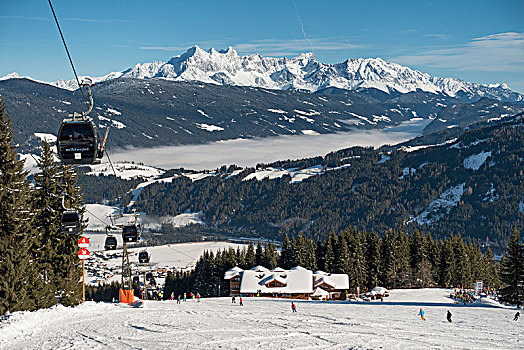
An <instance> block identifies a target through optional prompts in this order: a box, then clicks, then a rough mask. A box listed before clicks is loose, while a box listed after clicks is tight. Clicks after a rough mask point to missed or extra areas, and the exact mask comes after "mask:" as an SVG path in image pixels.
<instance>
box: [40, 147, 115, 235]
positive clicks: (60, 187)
mask: <svg viewBox="0 0 524 350" xmlns="http://www.w3.org/2000/svg"><path fill="white" fill-rule="evenodd" d="M30 155H31V157H32V158H33V160H34V161H35V162H36V164H38V166H39V167H40V169H42V171H45V172H46V173H47V175H48V176H50V177H52V176H51V174H49V172H48V171H47V170H45V169H44V168H43V167H42V165H41V164H40V162H39V161H38V160H37V159H36V158H35V156H34V155H33V154H32V153H30ZM56 186H57V187H58V188H59V189H60V191H62V196H69V197H71V198H73V196H71V195H70V194H68V193H67V192H66V191H65V190H64V188H63V187H62V186H61V185H60V184H59V183H58V182H57V183H56ZM62 206H64V204H63V203H62ZM84 209H85V211H87V212H88V213H89V214H91V215H92V216H93V217H94V218H95V219H97V220H98V221H100V222H101V223H103V224H104V225H106V226H108V224H107V222H105V221H104V220H102V219H100V218H99V217H98V216H96V215H95V214H93V213H92V212H91V211H90V210H89V209H87V208H86V207H84Z"/></svg>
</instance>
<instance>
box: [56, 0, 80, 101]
mask: <svg viewBox="0 0 524 350" xmlns="http://www.w3.org/2000/svg"><path fill="white" fill-rule="evenodd" d="M48 2H49V7H51V12H53V17H54V18H55V23H56V26H57V28H58V32H59V33H60V37H61V38H62V43H63V44H64V48H65V50H66V53H67V57H68V58H69V63H71V68H73V73H74V74H75V79H76V83H77V84H78V89H79V90H80V92H81V93H82V97H83V98H84V101H85V103H86V104H88V105H89V102H88V101H87V98H86V96H85V95H84V91H83V90H82V86H81V85H80V79H78V74H76V69H75V65H74V64H73V59H72V58H71V55H70V54H69V49H68V48H67V44H66V41H65V38H64V35H63V34H62V29H61V28H60V24H59V23H58V18H57V17H56V14H55V9H54V8H53V4H52V3H51V0H48Z"/></svg>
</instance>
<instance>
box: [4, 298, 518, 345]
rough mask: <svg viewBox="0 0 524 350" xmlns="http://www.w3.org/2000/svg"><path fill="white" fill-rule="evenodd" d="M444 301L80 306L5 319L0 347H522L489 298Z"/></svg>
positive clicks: (508, 316) (509, 313)
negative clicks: (457, 302) (448, 314)
mask: <svg viewBox="0 0 524 350" xmlns="http://www.w3.org/2000/svg"><path fill="white" fill-rule="evenodd" d="M188 292H189V291H188ZM447 295H449V291H448V290H444V289H421V290H393V291H391V295H390V297H388V298H385V299H384V302H380V301H376V302H326V301H323V302H319V301H296V304H297V311H298V312H297V313H292V312H291V308H290V304H291V302H290V301H289V300H285V299H269V298H244V306H243V307H241V306H239V305H238V301H237V304H232V303H231V300H230V299H229V298H209V299H203V300H202V301H201V302H195V301H192V300H188V301H187V302H182V303H181V304H180V305H177V304H176V301H162V302H158V301H146V302H145V304H144V305H145V307H144V308H142V309H130V308H126V307H122V306H119V305H114V304H110V303H95V302H86V303H85V304H83V305H80V306H78V307H75V308H65V307H62V306H58V307H54V308H52V309H47V310H40V311H36V312H17V313H14V314H13V315H12V316H11V317H10V318H9V319H8V320H6V321H0V349H70V348H80V349H207V350H208V349H348V348H351V349H379V348H380V349H430V348H431V349H524V339H523V338H522V334H523V332H522V330H523V320H519V321H518V322H513V321H512V319H513V315H514V314H515V312H516V311H515V309H512V308H504V307H500V306H498V305H497V304H496V303H495V302H493V301H490V300H484V302H483V303H481V304H473V305H471V306H462V305H454V304H453V303H452V302H451V300H450V299H448V298H447V297H446V296H447ZM237 300H238V298H237ZM420 307H423V308H424V310H425V311H426V319H427V321H425V322H424V321H421V320H420V318H419V317H418V316H417V313H418V310H419V308H420ZM447 310H450V311H451V312H452V314H453V323H448V322H447V321H446V311H447Z"/></svg>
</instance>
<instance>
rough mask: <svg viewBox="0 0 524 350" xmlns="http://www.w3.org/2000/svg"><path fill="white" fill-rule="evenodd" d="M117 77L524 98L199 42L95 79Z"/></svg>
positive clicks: (493, 88)
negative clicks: (245, 53)
mask: <svg viewBox="0 0 524 350" xmlns="http://www.w3.org/2000/svg"><path fill="white" fill-rule="evenodd" d="M116 78H139V79H150V78H163V79H167V80H174V81H200V82H204V83H212V84H219V85H237V86H252V87H261V88H267V89H278V90H289V89H292V90H305V91H309V92H315V91H318V90H322V89H325V88H328V87H336V88H340V89H346V90H356V89H366V88H375V89H378V90H381V91H384V92H387V93H390V92H393V91H396V92H400V93H407V92H411V91H416V90H422V91H425V92H431V93H443V94H446V95H448V96H451V97H459V98H461V99H465V100H476V99H479V98H481V97H489V98H494V99H498V100H501V101H512V102H516V101H524V96H523V95H521V94H519V93H516V92H514V91H512V90H511V89H509V88H508V86H507V85H505V84H491V85H484V84H477V83H468V82H465V81H462V80H459V79H454V78H438V77H432V76H430V75H428V74H426V73H422V72H419V71H417V70H413V69H410V68H408V67H404V66H401V65H399V64H396V63H391V62H386V61H384V60H382V59H381V58H358V59H348V60H346V61H344V62H342V63H335V64H325V63H321V62H318V61H317V60H316V59H315V56H314V54H312V53H303V54H300V55H299V56H296V57H293V58H289V59H288V58H274V57H263V56H261V55H259V54H253V55H249V56H242V55H239V54H238V53H237V51H236V50H235V49H234V48H232V47H229V48H228V49H227V50H221V51H217V50H215V49H213V48H211V49H210V50H209V51H205V50H202V49H201V48H200V47H198V46H194V47H192V48H190V49H189V50H187V52H185V53H184V54H182V55H179V56H175V57H173V58H171V59H170V60H169V61H167V62H160V61H154V62H150V63H143V64H136V65H135V66H133V67H132V68H129V69H126V70H124V71H121V72H112V73H109V74H107V75H105V76H103V77H98V78H92V79H93V81H94V82H100V81H105V80H110V79H116ZM52 84H53V85H55V86H58V87H60V88H64V89H75V88H76V86H77V84H76V81H74V80H69V81H64V80H61V81H57V82H55V83H52Z"/></svg>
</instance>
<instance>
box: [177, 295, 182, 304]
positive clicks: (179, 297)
mask: <svg viewBox="0 0 524 350" xmlns="http://www.w3.org/2000/svg"><path fill="white" fill-rule="evenodd" d="M180 299H182V297H181V296H180V294H178V298H177V300H176V303H177V304H180Z"/></svg>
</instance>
